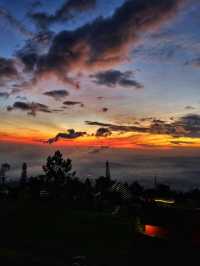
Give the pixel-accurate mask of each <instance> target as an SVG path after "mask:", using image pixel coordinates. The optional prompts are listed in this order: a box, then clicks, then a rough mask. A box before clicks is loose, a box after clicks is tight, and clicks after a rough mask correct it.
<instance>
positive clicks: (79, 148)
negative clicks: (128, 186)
mask: <svg viewBox="0 0 200 266" xmlns="http://www.w3.org/2000/svg"><path fill="white" fill-rule="evenodd" d="M199 13H200V2H199V1H198V0H109V1H107V0H57V1H54V0H48V1H47V0H46V1H45V0H41V1H36V0H35V1H34V0H15V1H13V0H0V30H1V34H0V122H1V123H0V163H1V162H2V161H5V160H13V161H14V165H15V166H14V168H13V170H12V171H13V172H12V175H17V172H16V168H17V166H16V165H18V164H19V165H20V164H21V163H22V161H23V160H26V159H27V160H28V161H29V164H30V167H31V165H32V169H33V170H34V169H36V168H37V167H39V163H41V162H42V161H43V159H41V158H42V155H44V156H46V155H47V154H48V153H50V152H53V151H54V150H56V149H61V150H62V151H63V152H64V154H65V155H66V156H69V157H72V158H73V159H74V161H75V165H76V167H77V168H78V169H80V172H81V171H83V170H84V174H85V175H90V174H91V173H90V171H88V170H86V168H87V162H90V168H91V167H94V168H95V167H97V162H101V165H102V167H103V161H104V160H106V159H107V157H108V159H109V160H111V161H112V162H113V164H114V162H115V163H116V162H120V163H123V162H124V160H126V161H128V163H129V168H131V163H130V162H131V161H132V159H131V158H132V156H133V155H134V156H141V155H142V156H149V158H150V157H151V156H155V155H157V156H159V155H162V156H165V155H166V156H171V157H177V158H178V157H179V156H183V155H184V156H187V157H188V158H190V160H191V158H193V157H196V156H198V155H200V152H199V148H200V96H199V86H200V16H199ZM38 158H40V159H38ZM81 158H82V162H80V161H81ZM134 158H135V157H134ZM84 160H85V161H87V162H84ZM34 167H35V168H34ZM88 167H89V166H88ZM100 168H101V167H99V168H98V169H97V173H98V174H100V173H101V174H103V172H102V171H103V170H102V169H103V168H102V169H100ZM119 168H120V167H119V166H118V168H117V169H119ZM122 168H123V167H122ZM122 168H120V169H122ZM125 168H126V167H124V168H123V169H125ZM37 169H39V168H37ZM99 169H100V170H99ZM172 169H175V168H173V167H172ZM123 171H124V172H123V173H124V175H126V174H127V175H128V176H131V175H132V174H130V173H128V171H127V172H126V170H123ZM33 172H34V171H33ZM35 172H38V171H35ZM159 173H160V172H159ZM159 173H158V174H159ZM199 173H200V172H198V174H199ZM92 174H94V172H92ZM150 174H151V175H154V174H156V171H154V170H153V171H150ZM196 174H197V173H196ZM138 175H140V174H139V172H138ZM179 175H180V176H181V172H180V173H179ZM193 175H194V173H193ZM167 177H168V176H166V178H167Z"/></svg>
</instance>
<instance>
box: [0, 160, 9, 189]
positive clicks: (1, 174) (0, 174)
mask: <svg viewBox="0 0 200 266" xmlns="http://www.w3.org/2000/svg"><path fill="white" fill-rule="evenodd" d="M9 170H10V165H9V164H8V163H3V164H2V165H1V168H0V179H1V184H2V185H5V181H6V172H7V171H9Z"/></svg>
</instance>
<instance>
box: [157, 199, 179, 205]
mask: <svg viewBox="0 0 200 266" xmlns="http://www.w3.org/2000/svg"><path fill="white" fill-rule="evenodd" d="M154 201H155V202H158V203H164V204H174V203H175V201H174V200H166V199H154Z"/></svg>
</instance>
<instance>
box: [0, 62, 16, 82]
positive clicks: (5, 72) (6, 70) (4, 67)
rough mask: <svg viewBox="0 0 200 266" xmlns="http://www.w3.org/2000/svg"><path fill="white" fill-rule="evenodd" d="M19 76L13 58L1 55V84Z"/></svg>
mask: <svg viewBox="0 0 200 266" xmlns="http://www.w3.org/2000/svg"><path fill="white" fill-rule="evenodd" d="M17 78H18V72H17V69H16V66H15V62H14V61H13V60H12V59H6V58H3V57H0V84H2V85H4V82H6V81H10V80H12V79H17Z"/></svg>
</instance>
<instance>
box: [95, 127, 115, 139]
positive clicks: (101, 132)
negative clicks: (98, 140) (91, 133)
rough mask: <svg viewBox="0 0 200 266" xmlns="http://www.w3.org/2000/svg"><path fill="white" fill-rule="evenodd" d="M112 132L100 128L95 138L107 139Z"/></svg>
mask: <svg viewBox="0 0 200 266" xmlns="http://www.w3.org/2000/svg"><path fill="white" fill-rule="evenodd" d="M111 135H112V132H111V131H110V129H108V128H104V127H100V128H98V129H97V131H96V134H95V136H96V137H108V136H111Z"/></svg>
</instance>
